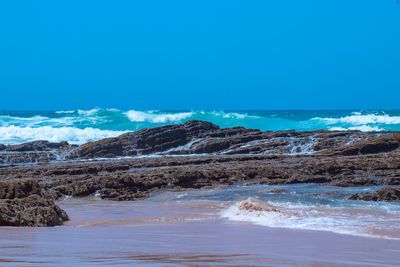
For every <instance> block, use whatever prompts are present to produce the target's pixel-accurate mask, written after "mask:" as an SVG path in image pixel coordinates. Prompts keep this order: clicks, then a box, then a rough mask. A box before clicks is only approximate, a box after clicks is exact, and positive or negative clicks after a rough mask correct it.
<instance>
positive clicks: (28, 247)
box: [0, 195, 400, 266]
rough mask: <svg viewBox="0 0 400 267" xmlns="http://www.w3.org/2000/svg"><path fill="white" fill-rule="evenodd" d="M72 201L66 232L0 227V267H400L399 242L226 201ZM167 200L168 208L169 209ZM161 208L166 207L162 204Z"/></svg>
mask: <svg viewBox="0 0 400 267" xmlns="http://www.w3.org/2000/svg"><path fill="white" fill-rule="evenodd" d="M164 198H168V196H166V195H164V196H158V197H156V198H153V199H152V200H151V199H150V200H144V201H136V202H120V203H116V202H113V201H104V200H99V199H96V198H95V197H89V198H77V199H66V200H63V201H61V202H60V203H59V204H60V206H61V207H62V208H63V209H65V210H66V211H67V212H68V214H69V216H70V221H69V222H68V223H67V224H65V225H64V226H60V227H53V228H48V227H43V228H15V227H1V228H0V236H1V238H0V254H1V257H0V265H3V264H4V265H7V266H37V265H40V266H55V265H57V266H86V265H99V266H100V265H120V264H138V263H141V264H145V265H151V266H174V265H181V266H205V265H209V266H215V265H221V266H398V265H399V264H400V258H399V256H398V255H399V254H400V240H387V239H379V238H363V237H357V236H351V235H343V234H336V233H332V232H325V231H307V230H292V229H283V228H270V227H264V226H258V225H254V224H250V223H245V222H232V221H228V220H226V219H223V218H221V217H220V216H219V215H218V214H219V210H220V209H221V208H223V206H224V204H221V203H217V202H212V201H183V202H174V204H173V203H168V201H167V202H165V201H161V199H164ZM162 202H164V203H167V204H162ZM155 203H159V205H155Z"/></svg>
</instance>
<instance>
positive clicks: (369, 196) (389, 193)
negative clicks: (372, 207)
mask: <svg viewBox="0 0 400 267" xmlns="http://www.w3.org/2000/svg"><path fill="white" fill-rule="evenodd" d="M349 199H351V200H365V201H395V202H400V188H395V187H385V188H382V189H379V190H377V191H375V192H365V193H357V194H354V195H352V196H351V197H349Z"/></svg>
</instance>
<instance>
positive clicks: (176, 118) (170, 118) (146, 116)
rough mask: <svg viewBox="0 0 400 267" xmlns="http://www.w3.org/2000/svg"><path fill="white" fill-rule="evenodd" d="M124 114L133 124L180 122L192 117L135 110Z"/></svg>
mask: <svg viewBox="0 0 400 267" xmlns="http://www.w3.org/2000/svg"><path fill="white" fill-rule="evenodd" d="M125 114H126V116H127V117H128V118H129V120H130V121H133V122H153V123H166V122H180V121H182V120H184V119H188V118H189V117H191V116H192V115H193V113H192V112H181V113H163V114H157V113H153V112H143V111H136V110H129V111H128V112H126V113H125Z"/></svg>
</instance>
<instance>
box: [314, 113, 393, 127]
mask: <svg viewBox="0 0 400 267" xmlns="http://www.w3.org/2000/svg"><path fill="white" fill-rule="evenodd" d="M313 120H321V121H325V122H326V123H328V124H335V123H348V124H351V125H355V126H358V125H366V124H400V116H393V117H391V116H389V115H375V114H368V115H361V114H358V113H356V114H353V115H351V116H346V117H342V118H320V117H317V118H313Z"/></svg>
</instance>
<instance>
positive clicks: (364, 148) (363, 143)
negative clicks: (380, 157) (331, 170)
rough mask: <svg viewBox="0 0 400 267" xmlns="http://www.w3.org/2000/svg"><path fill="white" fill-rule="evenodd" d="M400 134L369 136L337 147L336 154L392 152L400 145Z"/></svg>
mask: <svg viewBox="0 0 400 267" xmlns="http://www.w3.org/2000/svg"><path fill="white" fill-rule="evenodd" d="M399 144H400V135H399V134H395V135H382V136H379V137H368V138H367V139H365V140H359V141H357V142H355V143H353V144H351V145H348V146H344V147H341V148H339V149H336V151H335V152H334V153H335V154H336V155H343V156H350V155H359V154H376V153H381V152H390V151H393V150H395V149H397V148H398V147H399Z"/></svg>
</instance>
